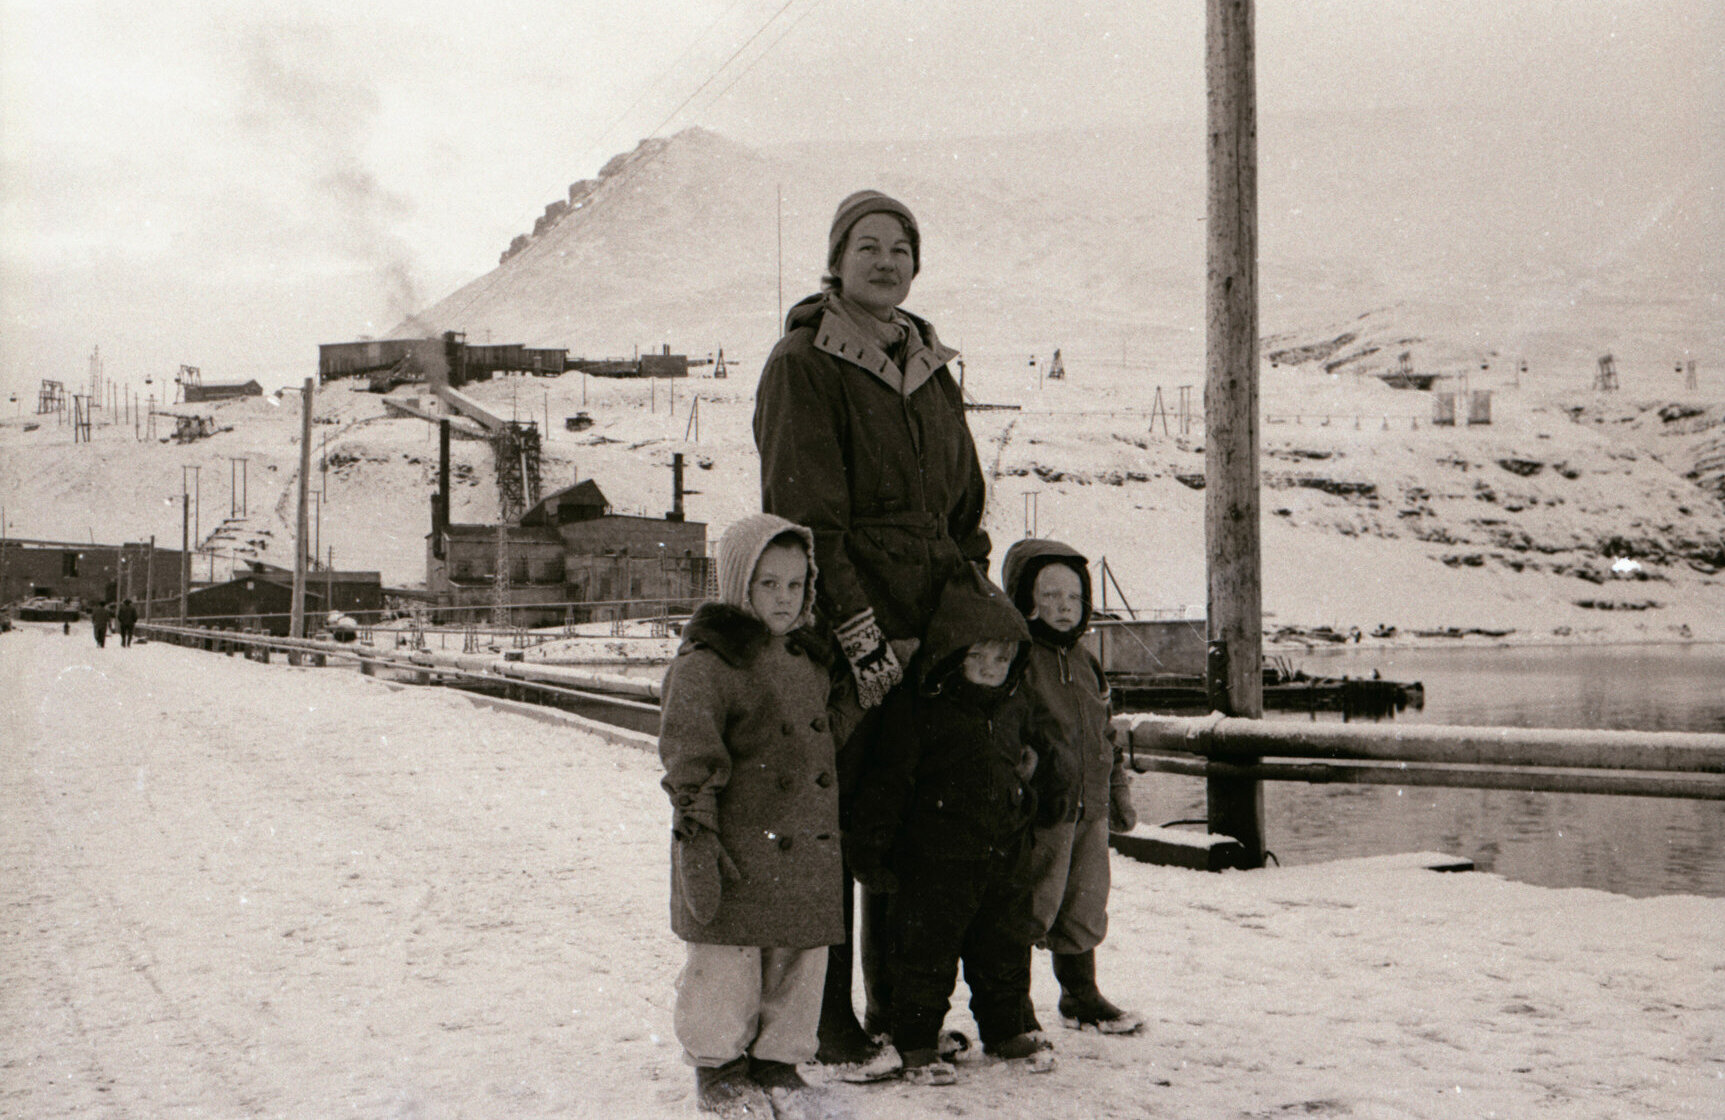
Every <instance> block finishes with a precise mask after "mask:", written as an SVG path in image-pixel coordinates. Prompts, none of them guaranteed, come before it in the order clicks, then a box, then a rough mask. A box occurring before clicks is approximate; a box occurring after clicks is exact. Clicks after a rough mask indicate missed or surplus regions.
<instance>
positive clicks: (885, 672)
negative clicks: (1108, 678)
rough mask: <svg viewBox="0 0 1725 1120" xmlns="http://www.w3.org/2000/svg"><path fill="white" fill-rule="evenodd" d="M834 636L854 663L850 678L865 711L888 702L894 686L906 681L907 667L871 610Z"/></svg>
mask: <svg viewBox="0 0 1725 1120" xmlns="http://www.w3.org/2000/svg"><path fill="white" fill-rule="evenodd" d="M834 633H835V634H836V635H837V637H838V640H839V649H841V650H843V651H844V655H845V660H846V661H849V662H850V663H851V675H852V676H853V677H855V678H856V683H857V702H858V703H860V704H861V705H862V708H863V711H865V712H866V711H868V710H869V709H870V708H873V707H875V706H877V705H878V704H880V702H881V701H882V700H884V699H886V694H887V693H888V692H891V691H892V687H893V685H895V684H897V683H898V682H899V681H901V680H903V679H904V667H903V666H902V665H900V664H899V660H898V655H897V654H895V653H894V652H893V650H892V646H890V645H889V644H887V640H886V636H885V635H884V634H882V633H881V631H880V626H879V625H877V624H876V623H875V620H874V608H872V607H868V608H865V609H863V610H862V611H860V612H858V613H856V614H854V615H852V616H851V617H850V618H848V619H846V620H845V621H844V622H843V623H842V624H840V626H839V627H838V629H837V630H835V631H834Z"/></svg>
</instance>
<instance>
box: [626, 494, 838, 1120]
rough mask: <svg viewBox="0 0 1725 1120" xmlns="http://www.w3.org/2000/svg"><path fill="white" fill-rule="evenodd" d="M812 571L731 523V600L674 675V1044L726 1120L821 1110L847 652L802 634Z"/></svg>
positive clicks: (722, 554) (695, 638)
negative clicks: (679, 959) (840, 671)
mask: <svg viewBox="0 0 1725 1120" xmlns="http://www.w3.org/2000/svg"><path fill="white" fill-rule="evenodd" d="M813 554H814V538H813V535H812V534H811V533H810V532H809V531H808V530H807V529H806V528H803V527H802V526H800V525H795V524H793V523H791V522H789V521H786V520H785V519H784V518H782V517H775V516H774V515H772V514H770V513H760V514H754V515H752V516H749V517H744V518H742V519H740V520H739V521H737V522H736V523H734V524H733V525H732V526H731V527H730V528H729V529H727V530H726V531H725V535H724V536H723V537H722V538H721V539H720V541H719V548H718V568H719V601H718V602H708V603H703V604H701V606H700V607H699V608H698V609H697V610H696V611H695V614H694V616H693V617H692V618H691V619H690V620H689V623H688V626H687V627H686V628H685V629H684V631H683V646H682V648H681V649H680V650H678V651H677V659H676V660H675V661H674V662H672V664H671V668H670V670H669V671H668V672H667V673H666V674H665V686H664V691H663V703H662V709H663V717H662V723H661V726H660V732H659V757H660V759H661V760H662V761H663V762H664V764H665V777H664V780H663V782H661V785H663V787H664V789H665V792H666V793H667V794H668V795H669V796H670V799H671V810H672V823H671V831H672V841H671V861H672V863H671V866H672V879H671V929H672V932H674V933H676V935H677V936H678V937H681V938H682V939H683V940H684V941H686V942H688V963H687V965H686V966H685V967H684V969H683V972H682V975H681V976H679V977H678V980H677V1006H676V1012H675V1025H676V1032H677V1040H678V1041H679V1042H681V1043H682V1045H683V1051H684V1055H685V1057H686V1059H687V1060H688V1061H689V1063H690V1064H692V1065H693V1066H695V1067H696V1094H697V1100H696V1103H697V1106H698V1107H699V1108H700V1109H701V1110H702V1111H706V1112H716V1113H719V1114H721V1115H725V1116H751V1117H753V1116H769V1115H777V1114H780V1113H785V1114H792V1113H794V1112H795V1111H797V1110H801V1111H804V1112H818V1111H819V1110H820V1109H819V1105H820V1090H818V1089H815V1088H813V1087H811V1086H809V1085H807V1084H806V1083H805V1082H804V1081H803V1079H802V1077H801V1076H800V1075H799V1074H798V1072H797V1065H798V1064H799V1063H802V1062H807V1061H811V1060H813V1059H814V1056H815V1047H816V1037H815V1028H816V1023H817V1022H818V1020H819V1018H820V1008H821V991H822V986H823V983H824V979H825V976H826V959H827V946H829V945H832V944H834V943H837V942H840V941H843V940H844V927H843V924H842V916H843V909H842V900H841V897H840V893H839V887H840V848H839V798H838V778H837V774H838V771H837V765H836V762H835V759H834V750H833V732H832V728H831V722H832V717H831V715H830V714H829V712H828V704H829V701H830V699H831V693H832V687H831V682H832V679H833V659H834V657H835V656H836V652H837V651H836V648H835V646H834V643H833V639H832V637H831V635H830V634H828V633H825V632H822V634H821V635H817V634H816V633H815V632H813V631H811V630H809V629H808V626H809V625H810V622H811V614H810V610H811V607H812V606H813V603H814V583H815V575H816V573H815V565H814V559H813ZM769 1098H770V1099H769Z"/></svg>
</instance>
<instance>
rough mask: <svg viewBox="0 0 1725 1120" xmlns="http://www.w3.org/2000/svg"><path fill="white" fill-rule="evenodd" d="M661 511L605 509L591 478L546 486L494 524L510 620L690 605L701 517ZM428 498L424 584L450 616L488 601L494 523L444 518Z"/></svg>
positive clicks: (700, 552)
mask: <svg viewBox="0 0 1725 1120" xmlns="http://www.w3.org/2000/svg"><path fill="white" fill-rule="evenodd" d="M680 493H681V491H680V489H679V492H678V494H679V497H678V500H677V502H676V506H677V508H675V509H673V510H672V511H671V512H670V513H668V514H666V515H665V516H664V517H662V518H661V517H640V516H634V515H629V514H618V513H613V512H611V505H610V502H609V501H607V500H606V498H605V495H604V493H603V492H602V491H601V490H600V489H599V486H598V484H596V483H595V482H594V481H593V480H592V479H585V480H582V481H580V482H577V483H575V484H573V485H571V486H568V487H565V488H564V489H562V490H558V491H556V492H555V493H552V494H548V495H546V496H545V497H544V498H543V499H541V500H540V501H539V502H537V503H536V504H534V505H533V506H532V507H531V508H530V509H528V510H527V512H525V513H524V514H522V515H521V517H520V518H519V519H518V520H517V521H515V522H514V523H512V524H507V525H504V526H502V537H503V540H502V542H501V544H502V549H501V554H502V555H503V556H504V557H505V563H506V564H507V566H508V578H507V579H506V580H505V581H504V586H503V591H504V595H505V601H506V603H507V605H508V606H509V607H510V608H511V615H512V617H513V619H514V621H516V622H517V623H519V624H522V625H528V626H544V625H553V624H556V623H558V622H563V621H566V620H573V621H576V622H585V621H590V620H593V619H607V618H612V619H614V618H640V617H647V616H651V615H655V614H658V613H660V612H662V611H664V610H667V609H669V610H671V611H673V612H675V611H678V610H688V609H691V608H692V607H693V606H694V605H695V604H696V603H697V602H699V601H700V600H701V599H702V598H705V597H706V595H707V594H708V591H709V581H710V578H711V575H712V561H711V559H710V558H709V557H708V556H707V526H706V524H705V523H704V522H700V521H685V520H683V516H682V510H681V500H680ZM441 508H442V506H441V503H439V502H437V501H435V500H434V501H433V504H432V531H431V533H430V534H429V535H428V536H427V538H426V567H425V587H426V591H427V593H428V594H429V595H430V596H431V597H432V599H433V601H434V602H436V604H437V605H438V606H439V607H443V608H467V609H466V610H460V611H451V612H449V613H450V614H451V615H452V616H453V619H455V620H459V619H466V618H471V617H473V615H474V614H476V613H478V612H479V610H481V609H483V608H488V607H493V606H495V605H496V604H497V596H498V589H499V588H498V579H497V561H498V557H499V554H500V549H499V543H500V542H499V539H498V538H499V526H497V525H472V524H450V523H448V522H447V521H445V520H443V518H442V517H441V514H440V512H439V511H440V510H441Z"/></svg>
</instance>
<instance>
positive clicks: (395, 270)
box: [0, 0, 1725, 398]
mask: <svg viewBox="0 0 1725 1120" xmlns="http://www.w3.org/2000/svg"><path fill="white" fill-rule="evenodd" d="M1203 9H1204V5H1203V4H1202V3H1201V2H1199V0H1098V2H1094V3H1088V4H1087V3H1083V2H1081V0H1006V2H1001V3H991V4H982V3H976V2H974V0H867V2H864V0H788V2H787V0H627V2H618V0H604V2H599V0H565V2H557V0H489V2H487V3H485V4H476V3H462V4H457V3H450V2H447V0H412V2H406V0H366V2H359V3H355V2H352V0H342V2H333V0H233V2H229V0H160V2H156V3H144V4H117V3H114V2H112V0H105V2H90V0H35V2H31V0H0V191H3V196H0V267H3V272H0V311H3V313H4V320H3V321H4V324H5V326H4V329H3V333H0V379H3V380H0V385H3V386H4V388H5V390H6V391H14V390H17V389H20V388H24V389H27V390H28V392H29V393H30V395H31V397H32V398H33V396H34V387H35V384H36V380H37V379H38V378H39V377H45V376H57V377H61V378H62V379H63V380H66V381H69V382H70V381H82V380H83V379H84V378H86V377H87V358H88V355H89V354H90V352H91V349H92V348H93V347H95V346H98V345H100V346H101V347H102V351H103V354H104V357H105V362H106V366H107V370H108V373H109V376H110V377H114V378H119V379H122V380H129V381H131V382H133V383H134V384H141V381H142V377H143V374H144V373H145V372H153V373H155V374H156V375H157V376H158V378H159V377H160V376H161V375H163V374H164V373H166V374H169V375H171V373H172V372H173V369H174V367H175V365H176V364H177V363H178V362H182V361H184V362H189V363H191V364H202V365H204V366H205V376H206V377H207V378H210V379H214V380H223V379H228V378H238V377H247V376H259V377H260V378H262V379H263V380H264V381H265V382H266V384H267V385H272V386H273V385H276V384H282V383H285V382H288V381H294V380H297V379H298V378H299V377H302V376H305V375H306V374H307V373H309V372H311V366H313V365H314V364H315V360H316V351H315V344H316V342H317V341H341V340H345V339H347V338H352V337H358V336H360V335H362V334H366V333H370V332H373V331H381V330H384V329H385V328H387V327H388V326H389V325H390V324H392V323H393V322H395V321H396V319H397V318H398V317H399V314H400V313H401V312H402V311H404V310H406V309H408V308H410V307H413V306H420V305H423V304H425V303H429V302H430V301H432V300H434V299H435V298H437V297H438V296H441V295H443V294H445V293H446V292H447V291H448V290H450V289H451V288H453V287H454V286H456V285H457V284H459V283H461V282H464V281H465V280H467V279H470V278H472V277H473V276H475V275H478V274H480V273H482V272H484V271H486V270H488V269H489V268H491V267H493V266H494V265H495V263H496V260H497V254H498V253H499V252H500V251H501V250H502V248H503V247H504V246H505V245H507V244H508V242H509V239H510V238H511V237H512V236H513V235H514V234H516V233H519V232H522V231H524V230H526V229H528V228H530V227H531V225H532V222H533V219H534V218H535V217H536V216H537V215H538V214H539V213H540V212H541V211H542V210H543V208H544V206H545V204H546V203H547V202H550V201H552V200H554V199H556V198H559V197H561V196H562V195H563V194H564V191H565V190H566V188H567V185H568V184H569V183H570V182H571V181H572V180H575V179H578V178H585V177H590V176H592V175H593V174H594V173H595V172H596V171H597V169H598V168H599V167H600V166H601V165H602V164H603V163H604V162H605V161H606V160H607V159H608V158H610V157H611V156H612V155H615V154H616V153H618V152H620V151H625V150H627V149H629V148H631V147H633V146H634V145H635V143H636V142H637V141H638V140H640V139H641V138H642V137H644V136H647V135H653V134H658V135H664V134H668V133H670V132H673V131H675V130H677V129H679V128H682V127H686V126H688V125H691V124H700V125H703V126H706V127H708V128H712V129H714V130H716V131H719V132H721V133H723V134H725V135H727V136H730V137H732V138H734V139H737V140H740V141H743V142H745V143H748V144H751V145H756V146H759V145H766V144H772V143H775V142H780V141H786V140H804V139H812V138H831V139H844V138H847V137H854V138H862V139H876V138H884V137H892V136H910V137H916V138H925V137H939V136H949V135H963V134H972V133H987V132H1003V131H1018V130H1034V129H1045V128H1055V127H1069V126H1071V125H1074V124H1122V123H1129V122H1131V121H1134V120H1141V119H1145V118H1166V117H1179V116H1196V115H1198V114H1201V113H1202V111H1203V90H1204V75H1203V38H1204V26H1203V22H1204V16H1203ZM1257 13H1258V14H1257V30H1258V83H1259V84H1258V93H1259V103H1260V113H1261V114H1262V115H1263V116H1264V117H1266V118H1267V117H1269V116H1271V115H1273V114H1276V113H1283V112H1300V113H1303V112H1318V111H1326V110H1348V111H1352V110H1357V109H1360V108H1362V107H1392V106H1402V107H1413V106H1423V105H1435V104H1471V105H1475V106H1477V107H1478V119H1479V120H1480V122H1481V127H1489V124H1490V121H1491V119H1492V118H1493V117H1494V116H1495V115H1497V114H1502V113H1509V112H1514V113H1525V114H1533V115H1536V116H1539V117H1541V118H1544V119H1551V118H1552V117H1553V116H1554V115H1558V114H1579V115H1582V116H1583V117H1585V116H1586V115H1587V114H1590V113H1594V112H1599V111H1601V110H1602V109H1603V108H1604V107H1606V106H1608V105H1610V104H1611V103H1613V102H1615V103H1616V104H1617V106H1618V108H1619V110H1621V108H1622V107H1623V106H1625V105H1627V106H1630V107H1632V108H1633V109H1634V110H1635V111H1637V112H1640V113H1644V114H1645V115H1646V117H1647V120H1648V126H1649V127H1650V128H1661V129H1677V130H1682V131H1685V132H1693V133H1694V134H1695V135H1696V136H1697V138H1698V150H1699V151H1701V152H1702V154H1703V156H1704V157H1706V156H1709V155H1710V156H1711V158H1715V159H1716V158H1717V155H1718V152H1719V150H1720V145H1719V143H1718V141H1717V139H1716V138H1715V139H1711V140H1709V141H1708V143H1707V144H1705V145H1702V144H1700V143H1699V140H1700V138H1701V137H1702V136H1703V134H1704V131H1705V130H1708V129H1713V130H1717V129H1718V128H1719V127H1720V125H1719V121H1720V120H1722V119H1725V94H1722V91H1725V4H1720V3H1719V2H1718V0H1670V2H1659V0H1625V2H1607V0H1398V2H1396V3H1384V2H1382V0H1259V2H1258V5H1257ZM1722 187H1725V182H1722ZM384 262H392V263H390V264H389V265H388V267H386V266H385V263H384Z"/></svg>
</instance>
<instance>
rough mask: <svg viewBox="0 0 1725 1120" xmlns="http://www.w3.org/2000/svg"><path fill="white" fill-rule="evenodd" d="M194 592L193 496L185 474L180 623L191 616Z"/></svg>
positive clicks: (181, 493)
mask: <svg viewBox="0 0 1725 1120" xmlns="http://www.w3.org/2000/svg"><path fill="white" fill-rule="evenodd" d="M191 593H192V496H191V495H190V494H188V493H186V485H185V478H184V476H182V477H181V479H180V625H181V626H184V625H185V624H186V620H187V619H188V618H190V617H191V612H190V611H189V610H188V604H189V603H190V601H191Z"/></svg>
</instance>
